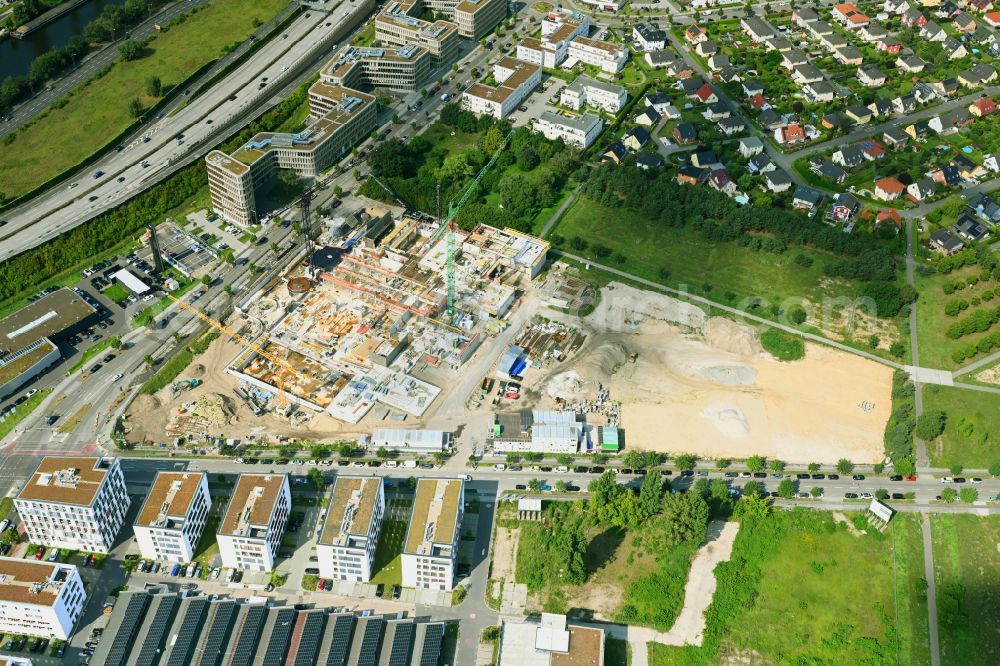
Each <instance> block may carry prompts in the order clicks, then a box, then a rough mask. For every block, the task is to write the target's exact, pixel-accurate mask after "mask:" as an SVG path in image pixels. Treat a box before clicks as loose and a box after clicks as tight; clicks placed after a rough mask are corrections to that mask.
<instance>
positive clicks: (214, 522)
mask: <svg viewBox="0 0 1000 666" xmlns="http://www.w3.org/2000/svg"><path fill="white" fill-rule="evenodd" d="M223 506H224V505H223ZM218 529H219V518H218V517H217V516H212V517H209V519H208V520H206V521H205V531H203V532H202V533H201V539H200V540H199V541H198V546H197V547H196V548H195V549H194V561H195V562H197V563H198V564H200V565H201V569H202V574H204V575H205V577H207V576H208V574H209V572H210V571H211V568H212V566H213V564H212V563H213V562H215V558H216V557H217V556H218V554H219V542H218V541H217V540H216V538H215V533H216V531H217V530H218Z"/></svg>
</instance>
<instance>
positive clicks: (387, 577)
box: [371, 520, 406, 588]
mask: <svg viewBox="0 0 1000 666" xmlns="http://www.w3.org/2000/svg"><path fill="white" fill-rule="evenodd" d="M405 538H406V521H405V520H386V521H383V523H382V532H381V533H380V534H379V537H378V548H376V549H375V561H374V562H373V563H372V571H373V572H374V573H373V574H372V579H371V582H372V584H373V585H378V584H379V583H382V584H384V585H385V586H386V587H387V588H388V587H389V586H391V585H399V584H400V583H402V581H403V558H402V554H403V539H405Z"/></svg>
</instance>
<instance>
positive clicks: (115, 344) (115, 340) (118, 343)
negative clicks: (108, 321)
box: [108, 335, 122, 349]
mask: <svg viewBox="0 0 1000 666" xmlns="http://www.w3.org/2000/svg"><path fill="white" fill-rule="evenodd" d="M108 346H109V347H111V348H112V349H121V348H122V339H121V338H120V337H118V336H117V335H114V336H112V337H111V339H110V340H108Z"/></svg>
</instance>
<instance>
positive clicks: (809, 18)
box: [792, 7, 820, 28]
mask: <svg viewBox="0 0 1000 666" xmlns="http://www.w3.org/2000/svg"><path fill="white" fill-rule="evenodd" d="M818 20H820V19H819V14H817V13H816V10H815V9H810V8H808V7H796V8H795V9H793V10H792V21H793V22H794V23H795V25H797V26H799V27H800V28H805V27H808V26H809V24H810V23H815V22H816V21H818Z"/></svg>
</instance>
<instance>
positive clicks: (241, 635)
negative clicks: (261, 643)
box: [228, 604, 267, 666]
mask: <svg viewBox="0 0 1000 666" xmlns="http://www.w3.org/2000/svg"><path fill="white" fill-rule="evenodd" d="M266 612H267V606H265V605H264V604H255V605H252V606H240V608H239V612H238V613H237V620H236V621H237V623H239V628H238V629H237V634H236V645H235V646H232V651H231V653H230V657H229V661H228V666H250V662H251V661H253V656H254V654H255V653H256V652H257V641H258V640H259V639H260V628H261V625H263V624H264V615H265V613H266Z"/></svg>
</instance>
